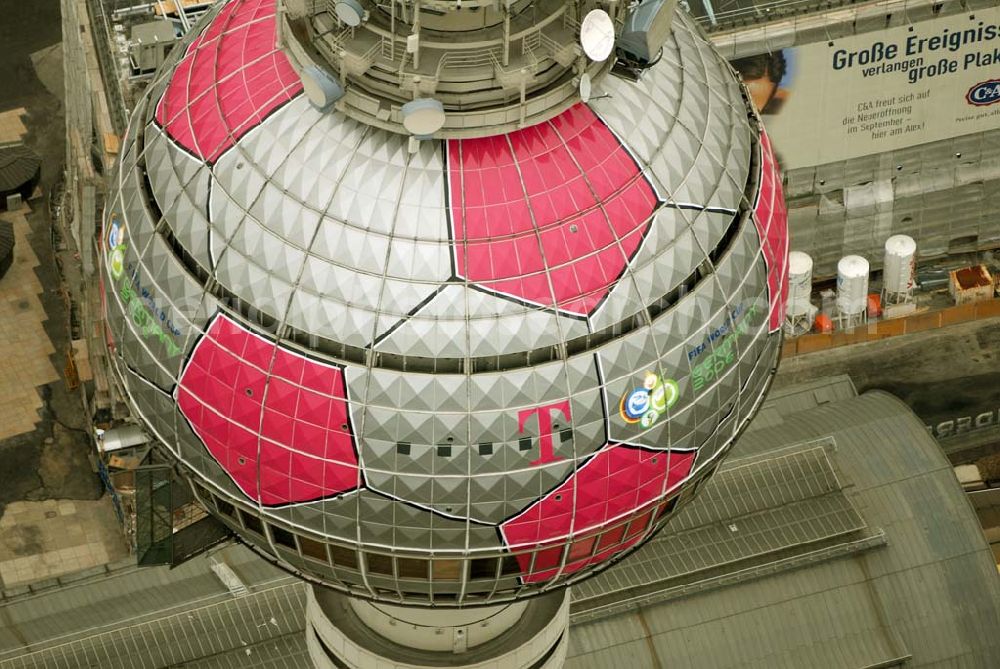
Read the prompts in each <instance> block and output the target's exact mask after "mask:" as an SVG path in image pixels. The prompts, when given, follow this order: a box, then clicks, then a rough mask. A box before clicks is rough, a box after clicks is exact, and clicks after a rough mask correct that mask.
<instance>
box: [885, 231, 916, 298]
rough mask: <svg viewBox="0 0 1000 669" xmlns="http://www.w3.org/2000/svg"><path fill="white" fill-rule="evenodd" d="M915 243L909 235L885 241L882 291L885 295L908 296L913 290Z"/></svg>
mask: <svg viewBox="0 0 1000 669" xmlns="http://www.w3.org/2000/svg"><path fill="white" fill-rule="evenodd" d="M916 254H917V243H916V242H915V241H913V237H910V236H909V235H893V236H892V237H889V239H887V240H885V260H884V261H883V265H882V290H883V291H884V292H885V293H886V295H891V296H895V295H900V294H909V293H910V291H911V290H913V266H914V258H915V257H916Z"/></svg>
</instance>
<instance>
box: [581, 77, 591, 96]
mask: <svg viewBox="0 0 1000 669" xmlns="http://www.w3.org/2000/svg"><path fill="white" fill-rule="evenodd" d="M580 99H581V100H583V101H584V102H588V101H589V100H590V75H589V74H587V73H586V72H584V73H583V74H582V75H580Z"/></svg>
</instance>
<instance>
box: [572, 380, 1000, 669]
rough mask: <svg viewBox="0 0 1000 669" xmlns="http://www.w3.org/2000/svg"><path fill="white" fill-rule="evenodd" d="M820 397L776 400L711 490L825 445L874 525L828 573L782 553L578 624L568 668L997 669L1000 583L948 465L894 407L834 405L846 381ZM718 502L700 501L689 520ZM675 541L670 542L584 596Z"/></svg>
mask: <svg viewBox="0 0 1000 669" xmlns="http://www.w3.org/2000/svg"><path fill="white" fill-rule="evenodd" d="M847 383H849V382H847ZM825 385H826V389H825V390H824V389H823V386H824V384H823V383H822V382H820V383H816V384H811V385H810V387H808V388H806V389H805V393H794V392H788V391H786V392H785V393H781V394H777V393H776V394H775V395H774V396H772V397H771V398H770V399H769V400H768V402H766V403H765V406H764V408H763V409H762V411H761V417H762V420H763V421H764V423H765V424H763V425H762V424H761V423H758V422H755V423H754V424H752V425H751V428H750V430H749V431H748V433H747V434H746V435H745V436H744V438H743V439H742V440H741V441H739V442H738V443H737V445H736V447H735V448H734V452H733V455H732V456H731V458H730V459H729V460H728V461H727V463H726V467H725V468H724V470H723V472H722V473H721V474H720V476H719V477H717V478H716V480H715V481H713V483H712V485H715V484H716V483H718V482H719V479H722V478H723V477H724V476H725V474H726V471H727V470H732V469H733V468H738V467H741V466H743V465H745V464H746V463H747V462H748V461H753V460H754V459H758V458H761V457H767V456H769V455H770V456H773V455H774V454H776V453H785V452H789V451H788V449H789V447H793V448H792V451H793V452H794V450H795V448H798V446H797V445H798V444H802V443H803V442H810V441H812V442H814V443H818V442H815V440H820V442H826V443H828V444H830V445H832V448H826V449H825V453H826V454H827V455H828V456H829V458H830V463H831V465H832V467H833V469H834V470H835V471H836V473H837V477H838V479H839V480H840V481H841V483H842V484H843V488H842V492H843V494H844V496H845V497H846V499H847V500H848V501H849V502H850V503H851V506H852V507H853V508H854V509H857V510H859V511H860V513H861V516H862V517H863V518H864V522H865V525H866V527H865V528H864V529H862V530H859V531H856V532H854V533H850V534H847V535H844V536H842V537H841V538H838V539H837V540H836V542H835V543H832V544H829V546H835V545H836V544H840V545H842V546H844V547H845V550H843V551H840V552H836V551H832V552H830V553H829V554H828V555H826V556H820V558H821V559H818V560H814V561H809V560H798V561H795V560H794V559H792V561H791V563H790V564H789V563H788V562H787V561H788V560H789V558H790V557H792V558H794V555H790V554H789V553H785V554H775V556H774V562H776V563H777V562H778V561H779V560H785V561H786V563H785V564H779V565H778V567H777V568H775V569H768V568H767V563H766V562H760V561H759V562H757V563H756V564H755V565H752V568H750V569H744V570H740V569H738V568H736V567H735V566H734V567H732V568H730V570H729V573H727V574H726V575H725V576H724V577H723V578H721V579H718V582H717V583H716V584H715V587H704V588H702V589H701V590H700V591H699V590H696V589H693V588H691V587H687V588H686V589H685V588H674V589H673V590H671V589H669V582H668V583H667V584H665V586H666V588H667V589H661V590H660V594H661V597H660V599H659V600H657V599H656V597H655V596H649V595H647V596H646V599H645V600H641V599H640V600H639V601H640V602H641V604H642V605H641V606H638V607H633V608H631V609H629V610H627V612H620V611H619V610H617V609H616V610H613V613H615V614H616V615H612V616H609V617H605V618H600V619H594V620H591V621H588V622H581V623H578V624H577V625H576V626H575V627H574V629H573V633H572V634H571V635H570V657H569V660H568V662H567V664H566V666H567V667H568V668H571V667H611V666H630V667H636V668H639V667H650V666H659V665H660V664H661V663H662V664H663V665H666V664H667V663H669V664H670V666H672V667H673V666H675V667H735V666H739V667H868V666H880V665H882V664H883V663H892V662H893V661H894V660H900V659H903V658H911V659H910V660H909V662H908V663H907V666H940V665H945V664H947V665H948V666H968V667H990V666H995V661H996V658H997V657H1000V635H997V630H998V629H1000V579H998V578H997V573H996V566H995V565H994V564H993V560H992V556H991V554H990V552H989V549H988V547H987V545H986V541H985V539H984V537H983V534H982V531H981V529H980V528H979V526H978V524H977V522H976V517H975V515H974V514H973V513H971V512H970V506H969V502H968V500H967V499H966V498H965V495H964V494H963V492H962V490H961V488H960V486H959V484H958V482H957V480H956V479H955V476H954V473H953V471H952V468H951V466H950V464H949V463H948V461H947V459H946V458H945V457H944V455H943V453H942V452H941V450H940V449H939V447H938V446H937V444H936V442H935V441H934V440H933V439H932V438H931V437H930V436H929V435H928V434H927V432H926V430H925V428H924V426H923V425H922V424H921V423H920V421H919V420H918V419H917V418H916V417H915V416H914V415H913V414H912V412H910V410H909V409H908V408H907V407H906V406H905V405H903V404H902V403H901V402H900V401H899V400H897V399H896V398H894V397H892V396H890V395H888V394H886V393H882V392H878V391H875V392H869V393H866V394H864V395H862V396H859V397H852V398H849V399H841V400H839V401H833V402H829V401H828V400H827V398H825V397H824V394H828V395H829V394H832V395H834V396H836V395H840V394H843V393H844V392H845V388H846V386H845V381H844V378H843V377H841V378H839V379H832V380H830V382H829V383H827V384H825ZM810 398H812V399H811V400H810ZM808 404H812V407H811V408H808V407H807V406H804V405H808ZM790 407H793V408H797V409H798V410H789V409H790ZM889 436H892V437H894V438H887V437H889ZM710 495H711V491H710V490H708V489H706V491H705V492H704V493H703V495H702V497H700V498H699V499H698V500H697V501H696V502H694V503H693V504H692V507H694V508H696V507H698V505H699V504H701V503H702V500H703V499H705V498H706V497H709V496H710ZM689 511H690V510H689ZM690 515H691V513H688V512H685V513H681V514H680V515H679V516H678V517H677V518H676V521H674V522H672V523H671V525H669V526H668V528H667V531H669V530H670V529H671V528H673V527H674V526H675V525H676V524H677V523H682V522H683V521H684V520H685V519H686V517H687V516H690ZM817 517H818V516H815V515H813V516H812V518H811V519H810V518H809V517H807V516H805V515H803V516H802V518H801V520H802V521H803V522H806V521H808V523H807V525H811V524H813V523H814V522H815V519H816V518H817ZM726 522H728V521H726ZM745 522H746V519H745V518H739V519H737V520H736V521H735V524H736V525H741V524H743V523H745ZM880 534H881V535H883V536H884V538H885V541H884V542H881V541H878V540H877V539H878V536H879V535H880ZM866 536H867V537H869V540H868V541H867V542H866V541H865V539H864V538H865V537H866ZM668 542H669V535H666V536H665V537H662V536H661V537H660V538H658V539H657V540H655V541H654V542H651V543H650V545H649V546H648V547H647V548H645V549H643V551H641V552H639V553H638V554H637V555H636V556H635V557H634V558H633V561H632V562H625V563H623V564H621V565H618V566H616V567H614V568H613V569H611V570H609V571H608V572H606V573H605V574H603V575H601V576H599V577H597V578H596V579H594V581H593V583H592V584H588V586H585V587H593V586H599V585H600V584H601V583H602V582H604V581H607V580H610V579H613V578H615V575H616V573H620V572H623V571H625V570H628V569H630V567H631V565H632V563H634V562H641V561H642V560H643V558H644V556H645V555H646V554H648V553H650V552H652V551H656V550H657V549H658V548H662V546H663V544H665V543H668ZM857 542H861V543H860V544H859V545H855V546H854V547H853V548H852V549H851V550H847V549H846V548H848V547H850V544H851V543H857ZM866 543H867V545H865V544H866ZM719 548H720V547H719V546H714V547H712V548H711V549H708V553H709V554H710V555H711V553H712V552H713V551H716V552H718V550H719ZM821 550H822V548H817V547H816V545H815V544H814V545H813V546H812V548H811V552H813V553H816V552H820V551H821ZM808 554H809V552H805V553H803V555H808ZM706 580H708V579H706ZM709 585H711V584H709ZM578 590H579V589H578ZM639 590H640V591H641V588H640V589H639ZM684 595H686V596H684ZM618 596H619V597H620V598H622V599H624V598H625V597H627V596H628V592H627V591H621V590H620V591H619V593H618ZM578 618H579V614H578Z"/></svg>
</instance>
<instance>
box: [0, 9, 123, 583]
mask: <svg viewBox="0 0 1000 669" xmlns="http://www.w3.org/2000/svg"><path fill="white" fill-rule="evenodd" d="M0 15H2V16H3V17H4V19H3V21H0V45H3V48H2V49H0V142H3V141H16V140H21V141H23V142H24V143H25V144H27V145H28V146H30V147H31V148H33V149H34V150H35V151H37V152H38V153H39V154H40V155H41V156H42V160H43V164H42V183H41V192H42V194H43V195H42V197H41V198H36V199H34V200H32V201H31V202H29V203H28V206H27V207H25V208H24V209H22V210H20V211H19V212H12V213H5V214H3V216H5V217H7V218H8V219H9V220H12V221H13V222H14V226H15V235H16V239H17V246H16V248H15V258H16V260H15V264H14V266H13V267H12V269H11V271H10V272H9V273H8V274H7V275H6V276H5V277H4V278H3V280H2V281H0V360H3V373H2V374H0V463H2V464H0V588H10V587H12V586H16V585H17V584H20V583H24V582H26V581H28V580H43V579H47V578H51V577H54V576H61V575H64V574H67V573H71V572H73V571H78V570H79V569H81V568H85V567H89V566H91V565H93V564H97V563H100V562H102V561H104V562H106V561H107V560H109V559H110V560H114V559H117V558H120V557H122V556H124V554H125V552H126V551H125V547H124V545H123V543H122V539H121V535H120V532H119V531H118V530H117V526H116V522H117V521H116V520H115V518H114V512H113V510H112V508H111V505H110V501H109V500H108V499H106V498H103V497H102V493H103V491H102V487H101V484H100V481H99V479H98V478H97V476H96V475H95V474H94V472H93V469H92V466H91V464H90V461H89V459H88V454H89V453H90V452H91V451H92V449H93V445H92V441H91V439H90V436H89V435H88V433H87V432H86V431H85V428H86V420H85V418H84V415H83V408H82V405H81V402H80V399H79V396H78V395H77V394H76V392H74V391H71V390H70V389H68V388H67V386H66V383H65V382H64V380H63V378H62V373H63V369H64V367H65V364H66V350H67V347H68V346H69V342H70V326H69V317H68V312H67V306H66V303H65V301H64V299H63V297H62V291H61V290H60V276H59V271H58V265H57V262H56V258H55V255H54V251H53V233H52V224H51V221H50V218H49V213H48V204H49V203H48V201H47V199H46V198H47V197H48V195H49V194H50V193H53V192H54V191H55V190H56V187H57V185H58V182H59V180H60V178H61V173H62V169H63V162H64V155H65V153H64V152H65V149H64V142H63V138H64V136H65V130H64V127H63V123H64V122H63V114H62V103H61V102H60V99H59V96H58V95H57V94H58V93H59V92H60V90H61V80H62V79H61V77H62V73H61V70H62V67H61V65H62V62H61V59H60V57H59V51H60V50H59V49H57V48H53V47H55V46H56V45H57V44H58V42H59V41H60V39H61V34H60V23H59V0H33V1H32V2H20V0H0Z"/></svg>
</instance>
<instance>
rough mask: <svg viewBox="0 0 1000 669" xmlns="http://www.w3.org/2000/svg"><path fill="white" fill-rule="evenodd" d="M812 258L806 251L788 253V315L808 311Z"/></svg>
mask: <svg viewBox="0 0 1000 669" xmlns="http://www.w3.org/2000/svg"><path fill="white" fill-rule="evenodd" d="M812 270H813V259H812V258H811V257H809V254H808V253H803V252H802V251H792V252H791V253H789V254H788V315H789V316H793V317H794V316H804V315H806V314H808V313H809V312H810V307H811V305H810V298H811V297H812Z"/></svg>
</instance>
